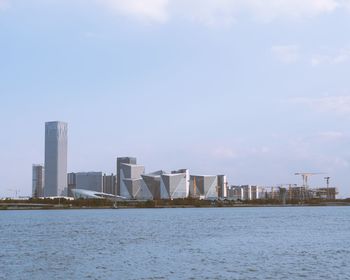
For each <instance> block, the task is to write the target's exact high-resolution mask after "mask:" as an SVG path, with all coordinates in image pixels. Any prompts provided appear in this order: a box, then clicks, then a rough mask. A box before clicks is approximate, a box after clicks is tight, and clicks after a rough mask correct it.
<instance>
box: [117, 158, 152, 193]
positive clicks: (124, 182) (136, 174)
mask: <svg viewBox="0 0 350 280" xmlns="http://www.w3.org/2000/svg"><path fill="white" fill-rule="evenodd" d="M134 162H136V161H134ZM119 166H120V169H119V178H118V180H119V182H120V185H119V186H120V187H119V192H120V193H119V195H120V196H123V197H126V198H128V199H143V197H144V196H146V197H149V196H150V194H149V193H145V191H147V190H146V189H145V186H144V184H143V181H142V178H141V176H142V174H144V173H145V167H144V166H142V165H137V164H128V163H120V165H119Z"/></svg>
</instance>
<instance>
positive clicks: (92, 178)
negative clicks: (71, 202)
mask: <svg viewBox="0 0 350 280" xmlns="http://www.w3.org/2000/svg"><path fill="white" fill-rule="evenodd" d="M75 183H76V186H75V188H76V189H82V190H88V191H94V192H103V174H102V172H77V173H75Z"/></svg>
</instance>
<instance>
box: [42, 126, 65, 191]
mask: <svg viewBox="0 0 350 280" xmlns="http://www.w3.org/2000/svg"><path fill="white" fill-rule="evenodd" d="M67 130H68V128H67V123H64V122H58V121H55V122H47V123H45V185H44V196H45V197H53V196H67Z"/></svg>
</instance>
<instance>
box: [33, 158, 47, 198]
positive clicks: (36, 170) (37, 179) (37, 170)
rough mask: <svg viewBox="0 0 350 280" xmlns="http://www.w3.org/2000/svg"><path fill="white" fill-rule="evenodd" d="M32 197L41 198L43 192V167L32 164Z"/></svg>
mask: <svg viewBox="0 0 350 280" xmlns="http://www.w3.org/2000/svg"><path fill="white" fill-rule="evenodd" d="M32 174H33V177H32V178H33V179H32V197H42V196H43V190H44V166H42V165H40V164H33V167H32Z"/></svg>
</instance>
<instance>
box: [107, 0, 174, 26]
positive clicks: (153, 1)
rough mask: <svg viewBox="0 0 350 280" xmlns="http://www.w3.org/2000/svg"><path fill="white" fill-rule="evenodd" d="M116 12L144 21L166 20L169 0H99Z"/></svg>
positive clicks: (161, 21) (160, 21)
mask: <svg viewBox="0 0 350 280" xmlns="http://www.w3.org/2000/svg"><path fill="white" fill-rule="evenodd" d="M100 2H102V3H103V4H105V5H107V6H108V7H110V8H112V9H113V10H114V11H116V12H117V13H119V14H121V15H124V16H129V17H132V18H135V19H138V20H141V21H146V22H159V23H163V22H166V21H167V20H168V12H167V6H168V2H169V0H100Z"/></svg>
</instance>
